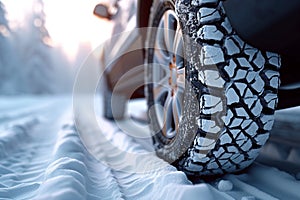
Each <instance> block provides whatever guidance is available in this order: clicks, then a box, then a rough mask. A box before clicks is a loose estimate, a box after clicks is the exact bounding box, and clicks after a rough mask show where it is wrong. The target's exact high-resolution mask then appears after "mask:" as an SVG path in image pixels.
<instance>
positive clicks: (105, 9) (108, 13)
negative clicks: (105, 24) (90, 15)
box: [94, 3, 118, 19]
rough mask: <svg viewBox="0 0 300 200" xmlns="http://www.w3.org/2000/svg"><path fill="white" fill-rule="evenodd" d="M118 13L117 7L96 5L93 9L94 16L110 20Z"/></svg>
mask: <svg viewBox="0 0 300 200" xmlns="http://www.w3.org/2000/svg"><path fill="white" fill-rule="evenodd" d="M117 12H118V8H117V6H110V5H105V4H101V3H100V4H98V5H96V6H95V8H94V15H96V16H98V17H100V18H106V19H112V18H113V17H114V16H115V15H116V14H117Z"/></svg>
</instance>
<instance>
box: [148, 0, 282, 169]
mask: <svg viewBox="0 0 300 200" xmlns="http://www.w3.org/2000/svg"><path fill="white" fill-rule="evenodd" d="M166 2H167V3H168V2H169V3H170V2H171V3H174V1H170V0H169V1H168V0H160V1H155V2H154V5H153V8H152V16H151V17H150V26H151V25H153V22H154V21H155V15H156V14H157V13H155V11H157V10H162V8H163V7H164V6H166V5H167V4H166ZM176 12H177V13H176V14H177V15H178V16H179V20H180V24H181V25H182V31H183V33H184V34H185V35H188V36H189V38H191V41H192V42H186V44H187V45H185V52H186V54H187V55H186V56H187V58H188V62H187V63H186V66H185V68H186V75H185V76H186V77H185V78H186V81H187V82H188V83H190V85H191V87H192V90H193V92H194V93H195V94H196V96H197V102H198V105H197V106H196V107H197V108H198V109H199V111H198V112H194V111H193V114H197V115H196V116H194V118H195V121H196V122H197V126H198V127H197V129H196V130H195V133H193V134H190V135H189V139H190V140H192V141H191V145H190V146H189V147H188V148H187V150H186V151H185V152H184V153H183V154H182V155H181V156H180V157H179V158H178V160H177V161H176V162H175V163H174V164H175V165H176V166H177V167H178V169H180V170H182V171H184V172H186V173H187V174H190V175H217V174H224V173H228V172H236V171H240V170H242V169H244V168H246V167H248V166H249V165H250V164H251V163H252V162H253V161H254V160H255V158H256V157H257V156H258V154H259V150H260V148H261V147H262V146H263V145H264V144H265V142H266V141H267V139H268V137H269V132H270V130H271V128H272V125H273V122H274V117H273V115H274V112H275V107H276V105H277V92H278V87H279V82H280V81H279V67H280V56H279V55H278V54H275V53H271V52H264V51H260V50H258V49H256V48H255V47H252V46H250V45H248V44H246V43H245V42H244V41H243V40H242V39H241V38H240V37H239V36H238V35H237V34H236V32H235V31H234V30H233V28H232V27H231V25H230V22H229V20H228V18H227V16H226V13H225V10H224V9H223V6H222V2H221V1H219V0H191V1H187V0H178V1H177V2H176ZM149 37H151V34H150V36H149ZM148 41H151V38H150V39H148ZM195 43H196V45H195ZM146 55H147V54H146ZM148 57H149V55H148ZM148 61H149V59H148ZM146 72H147V73H148V72H149V71H146ZM146 77H148V79H149V75H146ZM148 81H151V80H148ZM151 89H153V88H151V87H147V90H146V91H147V92H146V93H147V95H148V97H147V98H148V103H149V102H150V103H149V105H152V104H153V102H151V101H153V97H152V96H153V95H152V94H151V92H153V91H151ZM185 89H186V90H187V88H185ZM151 97H152V98H151ZM184 103H185V104H187V103H188V102H187V101H184ZM184 106H185V109H186V108H188V107H189V106H188V105H184ZM191 107H192V108H195V106H191ZM191 112H192V111H191ZM184 115H186V113H185V112H183V116H182V118H183V119H184V117H185V116H184ZM152 117H155V116H153V115H152ZM151 123H152V127H155V124H154V125H153V123H155V121H154V122H153V120H152V121H151ZM182 123H185V122H184V120H182ZM180 126H183V125H182V124H180ZM182 134H187V133H184V132H182V131H181V132H180V131H179V132H178V133H177V135H179V136H176V137H174V138H173V140H171V141H168V142H165V141H164V140H161V139H159V138H162V136H161V133H157V134H156V135H155V136H154V143H155V146H156V147H159V146H160V147H161V146H164V145H167V146H170V143H174V144H175V145H177V147H178V149H179V150H178V151H182V149H181V147H180V146H179V145H178V144H180V141H178V140H181V139H182V138H188V137H186V136H183V135H182ZM183 142H184V140H183ZM169 149H170V150H172V151H174V149H175V148H169ZM170 150H169V151H168V150H163V151H161V150H159V149H158V152H159V153H158V155H159V156H160V157H162V158H164V159H166V160H168V161H169V160H170V159H169V154H172V152H170ZM175 151H176V150H175ZM178 155H179V154H178Z"/></svg>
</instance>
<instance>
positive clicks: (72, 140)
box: [0, 97, 300, 200]
mask: <svg viewBox="0 0 300 200" xmlns="http://www.w3.org/2000/svg"><path fill="white" fill-rule="evenodd" d="M291 113H292V114H291ZM286 116H290V117H286ZM299 116H300V112H299V109H298V110H296V111H295V110H292V111H289V112H282V114H280V115H278V119H279V122H278V124H277V125H276V126H275V129H276V130H275V131H274V137H273V138H271V139H270V143H268V145H267V146H266V148H265V149H264V152H263V154H262V156H261V157H260V158H259V159H260V160H261V161H262V162H263V161H264V164H261V163H258V162H256V163H255V164H254V165H253V166H252V167H251V168H250V169H248V170H247V171H245V172H243V173H241V174H239V175H226V176H224V177H222V178H219V179H217V180H214V181H210V182H205V181H203V180H201V179H196V180H195V182H196V183H195V184H192V183H191V182H190V181H189V180H188V179H187V177H186V176H185V174H183V173H182V172H179V171H177V170H176V169H175V168H174V167H172V166H171V165H169V164H168V163H165V162H164V161H162V160H160V159H159V158H157V157H156V156H155V154H154V153H153V152H151V148H149V146H150V145H149V144H148V145H147V142H149V138H148V139H147V138H146V139H139V140H137V139H136V136H135V137H133V133H130V130H129V131H128V132H126V130H125V131H124V129H123V131H122V130H120V129H119V128H118V126H117V124H115V123H112V122H109V121H105V120H104V119H102V118H101V117H99V118H98V119H97V122H95V121H93V120H91V118H89V116H88V115H86V114H85V113H82V115H76V121H77V124H76V125H77V126H75V123H74V121H73V109H72V100H71V97H59V98H58V97H57V98H53V97H52V98H47V97H43V98H41V97H39V98H33V97H22V98H0V199H205V200H207V199H243V200H252V199H300V193H299V188H300V181H299V180H300V168H299V162H300V161H299V160H295V159H297V158H299V157H300V150H299V149H300V148H299V147H298V146H297V142H295V141H297V138H298V139H299V138H300V136H297V134H298V133H299V130H300V129H299V128H298V126H299V125H295V123H292V122H293V120H294V121H295V120H299ZM284 120H289V122H286V123H285V121H284ZM120 123H122V124H125V126H127V128H128V127H129V128H130V126H131V125H130V124H129V123H127V122H120ZM119 125H120V124H119ZM99 127H100V129H101V134H100V135H99ZM135 130H137V129H135ZM140 131H142V129H141V130H140ZM144 131H145V130H144ZM79 132H80V134H79ZM146 132H147V131H146ZM99 136H100V137H99ZM80 137H81V138H82V140H81V139H80ZM83 137H84V138H83ZM284 138H289V140H286V141H287V142H285V143H284V145H283V146H284V147H283V148H282V149H281V150H280V151H278V149H276V148H275V147H276V145H278V140H280V141H282V139H284ZM291 138H293V140H291ZM82 141H85V142H86V141H89V145H90V146H88V147H87V149H89V150H91V149H92V151H93V152H88V151H87V150H86V148H85V146H84V145H83V143H82ZM276 150H277V151H276ZM270 152H271V153H270ZM272 152H274V156H270V155H273V154H272ZM90 153H93V156H92V155H91V154H90ZM297 156H298V157H297ZM283 158H286V159H283ZM267 161H268V162H267ZM269 161H270V162H269ZM269 163H272V165H273V167H271V166H268V164H269ZM287 165H288V166H289V167H287ZM274 166H276V167H274ZM279 169H281V170H287V171H288V172H289V173H287V172H285V171H281V170H279Z"/></svg>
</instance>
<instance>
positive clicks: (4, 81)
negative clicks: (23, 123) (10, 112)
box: [0, 1, 16, 94]
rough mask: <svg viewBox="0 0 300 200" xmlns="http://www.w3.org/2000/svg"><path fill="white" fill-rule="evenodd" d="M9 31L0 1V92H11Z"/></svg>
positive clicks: (13, 65) (11, 63) (11, 60)
mask: <svg viewBox="0 0 300 200" xmlns="http://www.w3.org/2000/svg"><path fill="white" fill-rule="evenodd" d="M10 36H11V31H10V28H9V25H8V20H7V19H6V11H5V7H4V5H3V3H2V2H1V1H0V80H1V84H0V94H1V93H13V91H12V88H13V87H14V85H13V84H12V81H11V79H13V78H14V77H13V75H14V74H13V71H14V68H15V63H16V62H15V60H13V59H14V52H13V49H12V44H11V40H10Z"/></svg>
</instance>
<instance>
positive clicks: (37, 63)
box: [0, 0, 111, 95]
mask: <svg viewBox="0 0 300 200" xmlns="http://www.w3.org/2000/svg"><path fill="white" fill-rule="evenodd" d="M98 2H99V1H97V0H76V1H71V0H63V1H59V0H26V1H23V0H1V1H0V95H20V94H23V95H24V94H64V93H71V92H72V86H73V82H74V79H75V77H76V73H77V71H78V69H79V67H80V65H81V64H82V63H83V62H84V61H85V59H86V57H87V56H88V55H89V54H90V52H91V51H92V50H94V49H96V48H97V47H98V46H99V45H100V44H101V43H103V42H104V41H105V40H106V39H107V38H108V37H109V35H110V33H111V24H110V23H109V22H108V21H105V20H100V19H99V18H97V17H95V16H94V15H93V9H94V6H95V5H96V4H97V3H98ZM94 57H95V62H94V65H95V68H97V67H98V66H97V65H98V62H97V61H98V57H97V54H95V56H94Z"/></svg>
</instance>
